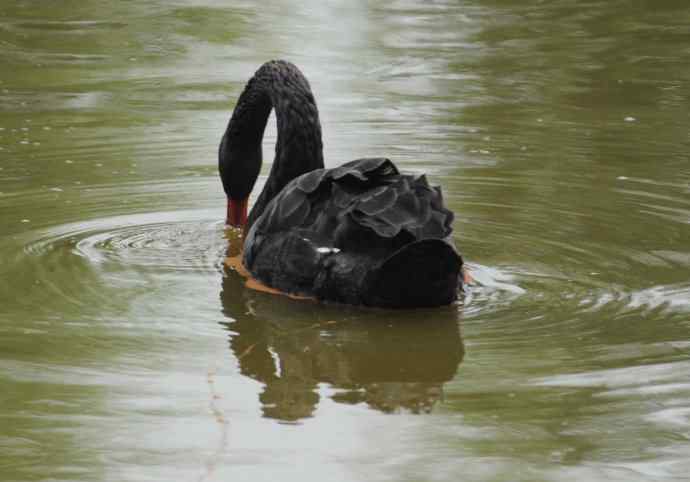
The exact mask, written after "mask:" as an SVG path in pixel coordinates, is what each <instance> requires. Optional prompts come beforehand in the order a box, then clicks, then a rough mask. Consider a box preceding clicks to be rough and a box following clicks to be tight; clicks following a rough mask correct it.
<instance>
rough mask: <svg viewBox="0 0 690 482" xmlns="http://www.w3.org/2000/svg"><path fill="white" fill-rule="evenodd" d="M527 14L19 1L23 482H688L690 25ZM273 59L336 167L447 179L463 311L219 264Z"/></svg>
mask: <svg viewBox="0 0 690 482" xmlns="http://www.w3.org/2000/svg"><path fill="white" fill-rule="evenodd" d="M513 3H514V2H505V1H500V0H463V1H459V2H449V1H448V2H444V1H440V2H433V3H428V2H417V3H415V2H411V1H404V0H403V1H397V2H383V1H374V2H368V3H367V2H363V3H362V2H354V3H353V2H325V3H324V2H313V1H304V2H301V3H298V4H295V3H294V2H283V1H280V0H273V1H269V2H261V4H260V5H254V4H253V3H252V2H232V3H231V4H228V3H227V2H214V1H213V0H202V1H193V2H192V1H187V0H178V1H176V2H162V1H152V2H145V3H140V4H133V3H131V2H125V3H123V2H115V3H113V2H103V1H101V0H82V1H79V2H77V1H65V2H59V3H55V2H52V3H51V2H49V3H38V2H33V1H18V0H17V1H10V2H5V3H3V4H2V6H0V61H1V63H2V69H0V260H1V263H0V427H1V428H0V479H2V480H3V481H8V482H10V481H34V480H35V481H39V480H41V481H42V480H65V481H68V480H69V481H74V480H83V481H94V480H99V481H100V480H102V481H118V482H119V481H129V480H131V481H141V480H151V481H154V480H155V481H159V480H160V481H164V480H166V481H167V480H195V481H197V480H208V481H210V480H219V481H220V480H230V479H232V480H252V481H257V480H271V481H273V480H317V479H320V480H329V481H341V480H342V481H354V480H361V481H378V480H382V481H383V480H387V481H407V480H409V481H418V480H429V481H431V480H442V481H451V480H460V479H462V480H607V481H610V480H625V481H631V480H640V481H647V480H655V479H658V480H664V479H670V480H673V479H676V480H681V479H683V478H685V477H687V473H688V471H689V470H690V463H689V462H688V460H690V402H689V401H688V400H690V383H689V382H688V379H689V377H690V361H689V360H690V357H689V355H690V301H689V300H690V277H689V276H688V272H690V270H689V268H690V243H689V240H690V159H689V155H688V152H690V135H689V134H688V133H689V132H690V119H689V117H688V105H690V103H689V102H690V99H689V92H690V91H689V90H688V83H689V82H690V50H688V45H690V43H689V41H690V27H688V25H690V7H688V6H687V4H686V2H683V1H679V0H678V1H675V0H674V1H671V0H669V1H666V2H663V4H654V5H652V4H651V3H644V2H642V3H638V4H635V5H630V3H629V2H622V1H603V0H592V1H588V2H577V4H574V3H573V2H566V1H552V2H528V3H527V4H526V5H522V6H515V5H513ZM277 57H280V58H287V59H289V60H292V61H293V62H295V63H297V64H298V65H299V66H300V67H301V68H302V70H303V71H304V72H305V74H306V75H307V76H308V77H309V79H310V81H311V84H312V87H313V90H314V92H315V95H316V98H317V101H318V102H319V108H320V111H321V117H322V123H323V130H324V143H325V158H326V163H327V165H328V166H336V165H338V164H340V163H342V162H345V161H348V160H351V159H354V158H357V157H363V156H387V157H390V158H391V159H393V160H394V161H395V162H396V163H397V164H398V165H399V166H400V167H401V168H403V169H404V170H407V171H412V172H426V173H428V175H429V177H430V179H431V180H432V181H433V182H435V183H440V184H441V185H442V186H443V189H444V193H445V197H446V200H447V203H448V204H449V206H450V207H451V208H452V209H453V210H454V211H455V212H456V213H457V219H456V222H455V234H454V236H455V241H456V243H457V245H458V246H459V247H460V248H461V250H462V252H463V253H464V256H465V258H466V260H467V262H468V263H469V265H470V266H471V268H472V269H473V272H474V275H475V277H476V278H477V281H478V286H476V287H475V288H473V289H472V290H471V291H470V292H468V294H467V296H466V297H465V298H464V299H463V301H462V302H461V303H459V304H458V305H456V306H452V307H447V308H443V309H438V310H420V311H409V312H390V311H378V310H362V309H357V308H347V307H333V306H324V305H319V304H316V303H312V302H303V301H295V300H290V299H288V298H283V297H275V296H272V295H269V294H265V293H258V292H254V291H252V290H248V289H246V288H245V287H244V285H243V281H242V278H241V277H239V276H238V275H237V274H236V273H234V272H229V271H227V270H225V269H224V267H223V260H224V258H225V256H226V254H227V250H228V243H229V239H228V238H230V240H232V238H233V234H232V233H226V232H225V230H224V228H223V215H224V195H223V193H222V189H221V187H220V183H219V180H218V178H217V174H216V149H217V145H218V142H219V139H220V135H221V133H222V131H223V129H224V127H225V124H226V123H227V120H228V117H229V115H230V112H231V109H232V106H233V105H234V101H235V99H236V98H237V96H238V94H239V92H240V91H241V89H242V87H243V85H244V82H245V81H246V80H247V79H248V78H249V76H251V74H252V73H253V71H254V70H255V69H256V68H257V67H258V66H259V65H260V64H261V63H262V62H264V61H265V60H268V59H271V58H277ZM274 141H275V125H274V123H273V122H271V123H270V125H269V131H268V133H267V136H266V139H265V146H264V153H266V154H267V157H270V156H268V154H269V153H271V152H272V143H273V142H274ZM270 160H271V159H266V160H265V161H266V162H265V165H264V170H263V172H264V173H267V172H268V168H269V167H270ZM262 180H263V178H262Z"/></svg>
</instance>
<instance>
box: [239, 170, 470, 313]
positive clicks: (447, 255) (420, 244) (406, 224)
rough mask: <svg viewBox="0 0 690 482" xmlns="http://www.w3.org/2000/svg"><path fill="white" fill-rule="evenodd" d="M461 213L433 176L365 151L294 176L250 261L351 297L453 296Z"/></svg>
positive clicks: (411, 301)
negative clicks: (454, 235) (456, 217)
mask: <svg viewBox="0 0 690 482" xmlns="http://www.w3.org/2000/svg"><path fill="white" fill-rule="evenodd" d="M452 221H453V213H452V212H451V211H449V210H448V209H446V208H445V207H444V205H443V198H442V195H441V190H440V188H438V187H432V186H430V185H429V184H428V183H427V180H426V178H425V177H424V176H411V175H403V174H400V173H399V172H398V170H397V168H396V167H395V165H394V164H393V163H392V162H391V161H389V160H388V159H383V158H376V159H359V160H356V161H352V162H349V163H347V164H344V165H342V166H340V167H337V168H335V169H317V170H314V171H311V172H309V173H307V174H304V175H302V176H300V177H298V178H296V179H294V180H292V181H291V182H290V183H289V184H288V185H287V186H285V188H284V189H283V190H282V191H281V192H280V193H279V194H278V195H277V196H276V197H275V198H273V199H272V200H271V202H270V203H269V204H268V205H267V206H266V209H265V210H264V212H263V214H262V215H261V216H260V217H259V218H258V219H257V220H256V221H255V223H254V224H253V225H252V226H251V228H250V230H249V232H248V235H247V239H246V241H245V252H244V264H245V266H246V267H247V269H248V270H249V271H250V272H251V273H252V275H253V276H255V277H256V278H257V279H259V280H260V281H262V282H264V283H266V284H267V285H269V286H272V287H274V288H277V289H279V290H281V291H284V292H287V293H292V294H300V295H307V296H313V297H316V298H318V299H321V300H330V301H336V302H343V303H350V304H364V305H370V306H388V307H413V306H438V305H443V304H448V303H451V302H452V301H454V300H455V299H456V297H457V292H458V288H459V286H458V283H459V281H458V276H459V273H460V270H461V267H462V259H461V257H460V256H459V255H458V254H457V252H456V250H455V248H454V246H453V245H452V241H450V234H451V232H452V228H451V224H452Z"/></svg>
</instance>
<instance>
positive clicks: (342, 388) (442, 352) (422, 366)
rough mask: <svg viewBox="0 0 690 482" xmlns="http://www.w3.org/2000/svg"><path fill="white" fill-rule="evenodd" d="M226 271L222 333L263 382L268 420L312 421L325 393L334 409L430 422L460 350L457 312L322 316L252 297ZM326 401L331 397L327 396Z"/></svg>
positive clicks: (323, 312)
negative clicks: (355, 407)
mask: <svg viewBox="0 0 690 482" xmlns="http://www.w3.org/2000/svg"><path fill="white" fill-rule="evenodd" d="M244 281H245V280H244V278H242V277H241V276H239V275H238V274H237V273H235V272H233V271H230V272H228V273H226V276H224V277H223V284H222V290H221V293H220V297H221V301H222V306H223V313H224V314H225V315H226V316H227V317H228V318H229V319H230V321H227V322H224V323H223V325H224V326H225V327H226V328H227V329H228V331H229V332H230V348H231V350H232V352H233V353H234V355H235V357H236V358H237V360H238V363H239V365H240V372H241V373H242V374H243V375H245V376H248V377H250V378H253V379H255V380H257V381H260V382H262V383H263V384H264V385H265V386H264V388H263V391H262V392H261V394H260V395H259V399H260V402H261V405H262V411H263V414H264V416H265V417H269V418H276V419H280V420H285V421H296V420H299V419H302V418H306V417H311V416H313V415H314V412H315V411H316V409H317V407H318V405H319V401H320V400H321V398H322V397H323V396H324V394H323V393H324V391H323V390H320V389H319V385H320V384H322V383H325V384H327V385H328V386H329V387H332V388H333V389H335V391H334V392H333V393H329V394H328V395H327V396H330V398H331V399H332V400H333V401H335V402H338V403H344V404H357V403H366V404H367V405H368V406H369V407H371V408H373V409H376V410H380V411H382V412H387V413H389V412H398V411H407V412H412V413H426V412H429V411H430V410H431V409H432V407H433V406H434V404H435V403H436V402H437V401H438V400H440V399H441V397H442V395H443V384H444V383H446V382H448V381H450V380H451V379H453V377H454V376H455V374H456V372H457V369H458V366H459V364H460V362H461V361H462V358H463V355H464V349H463V344H462V340H461V337H460V330H459V325H458V310H457V307H456V306H449V307H445V308H442V309H435V310H428V311H416V312H398V311H385V310H380V311H378V310H376V311H375V310H364V309H358V308H354V307H343V306H326V305H322V304H317V303H315V302H310V301H295V300H291V299H289V298H286V297H281V296H277V295H271V294H266V293H260V292H255V291H252V290H249V289H247V288H245V287H244ZM329 392H330V390H329Z"/></svg>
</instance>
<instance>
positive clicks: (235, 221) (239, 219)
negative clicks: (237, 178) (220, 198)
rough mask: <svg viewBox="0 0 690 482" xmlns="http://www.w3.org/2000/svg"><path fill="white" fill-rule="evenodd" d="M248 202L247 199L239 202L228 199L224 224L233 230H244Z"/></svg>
mask: <svg viewBox="0 0 690 482" xmlns="http://www.w3.org/2000/svg"><path fill="white" fill-rule="evenodd" d="M248 201H249V198H248V197H247V198H244V199H239V200H237V199H230V198H228V214H227V218H226V220H225V224H227V225H228V226H232V227H234V228H244V226H245V225H246V224H247V204H248Z"/></svg>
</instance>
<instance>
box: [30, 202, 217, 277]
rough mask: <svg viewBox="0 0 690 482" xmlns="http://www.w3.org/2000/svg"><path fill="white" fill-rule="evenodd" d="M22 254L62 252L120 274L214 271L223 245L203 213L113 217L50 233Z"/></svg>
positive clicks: (211, 218)
mask: <svg viewBox="0 0 690 482" xmlns="http://www.w3.org/2000/svg"><path fill="white" fill-rule="evenodd" d="M41 234H42V236H41V238H40V239H39V240H37V241H33V242H30V243H28V244H27V245H26V246H25V248H24V251H25V253H27V254H30V255H33V256H47V255H49V254H50V253H56V252H61V253H64V252H65V250H66V251H67V252H68V253H70V254H73V255H78V256H81V257H83V258H86V259H87V260H88V261H89V262H90V263H92V264H96V265H101V264H107V265H110V266H116V265H118V266H119V267H121V268H125V269H136V270H142V269H145V270H152V271H156V272H161V271H179V270H192V271H217V270H218V269H219V268H220V266H221V264H222V259H223V255H224V252H225V249H226V246H227V242H226V241H225V240H224V237H223V224H222V221H219V217H218V216H217V215H216V213H213V212H209V211H172V212H157V213H146V214H137V215H132V216H117V217H112V218H105V219H98V220H94V221H88V222H84V223H74V224H68V225H63V226H58V227H54V228H51V229H49V230H47V231H45V232H44V233H41Z"/></svg>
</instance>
